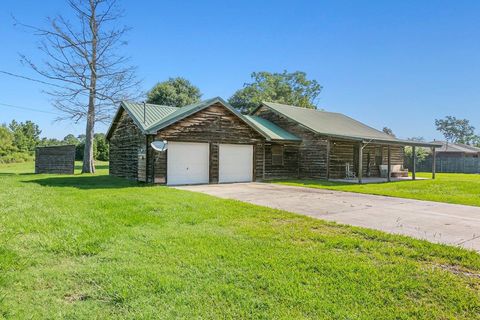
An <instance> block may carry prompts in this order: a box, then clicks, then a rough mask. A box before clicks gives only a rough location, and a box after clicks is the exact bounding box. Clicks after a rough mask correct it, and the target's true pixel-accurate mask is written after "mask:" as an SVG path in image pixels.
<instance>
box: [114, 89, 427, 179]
mask: <svg viewBox="0 0 480 320" xmlns="http://www.w3.org/2000/svg"><path fill="white" fill-rule="evenodd" d="M107 139H108V140H109V143H110V144H109V145H110V174H111V175H113V176H119V177H125V178H129V179H134V180H139V181H145V182H149V183H160V184H168V185H178V184H200V183H227V182H246V181H261V180H266V179H277V178H316V179H343V178H346V177H347V176H349V177H351V178H352V177H354V178H356V179H358V180H359V182H362V178H363V177H366V176H371V177H376V176H379V175H380V172H379V166H380V165H382V164H384V165H385V164H390V166H387V167H388V169H389V171H391V168H393V167H394V165H397V167H398V166H401V165H402V164H403V147H404V146H405V145H412V146H414V147H415V146H422V147H435V146H437V145H436V144H429V143H420V142H413V141H403V140H399V139H396V138H395V137H392V136H390V135H388V134H386V133H383V132H381V131H378V130H376V129H373V128H371V127H369V126H367V125H365V124H363V123H360V122H358V121H356V120H354V119H352V118H349V117H347V116H345V115H342V114H339V113H332V112H325V111H319V110H313V109H304V108H299V107H295V106H288V105H282V104H278V103H270V102H265V103H263V104H262V105H261V106H260V107H259V108H257V109H256V110H254V111H253V112H252V113H251V114H249V115H242V114H240V113H239V112H238V111H237V110H235V109H234V108H233V107H231V106H230V105H229V104H228V103H227V102H225V101H224V100H223V99H221V98H218V97H217V98H213V99H209V100H205V101H202V102H200V103H196V104H193V105H189V106H185V107H182V108H175V107H170V106H160V105H152V104H144V103H133V102H126V101H125V102H122V103H121V104H120V106H119V108H118V111H117V113H116V115H115V117H114V119H113V122H112V124H111V126H110V128H109V130H108V132H107ZM158 145H160V146H161V147H160V148H159V147H156V146H158ZM360 159H361V161H360ZM388 177H390V174H389V175H388Z"/></svg>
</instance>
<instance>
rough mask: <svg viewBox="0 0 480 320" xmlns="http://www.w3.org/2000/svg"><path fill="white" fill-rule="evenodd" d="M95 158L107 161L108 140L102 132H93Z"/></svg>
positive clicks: (108, 152) (108, 151)
mask: <svg viewBox="0 0 480 320" xmlns="http://www.w3.org/2000/svg"><path fill="white" fill-rule="evenodd" d="M95 147H96V148H95V149H96V152H95V159H96V160H100V161H108V159H109V154H110V150H109V148H108V142H107V139H106V138H105V134H104V133H96V134H95Z"/></svg>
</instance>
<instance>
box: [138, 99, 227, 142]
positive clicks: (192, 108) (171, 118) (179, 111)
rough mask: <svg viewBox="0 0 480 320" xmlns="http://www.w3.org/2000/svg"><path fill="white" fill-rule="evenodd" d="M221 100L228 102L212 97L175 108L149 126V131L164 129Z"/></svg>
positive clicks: (221, 101) (154, 131)
mask: <svg viewBox="0 0 480 320" xmlns="http://www.w3.org/2000/svg"><path fill="white" fill-rule="evenodd" d="M216 102H220V103H222V104H224V105H225V104H226V102H225V101H223V100H222V99H221V98H218V97H216V98H212V99H208V100H204V101H201V102H198V103H194V104H190V105H188V106H185V107H181V108H174V109H175V111H174V112H172V113H170V114H168V115H167V116H165V117H164V118H162V119H159V120H158V121H157V122H156V123H154V124H152V125H151V126H150V127H148V128H147V132H148V133H156V132H157V131H158V130H160V129H163V128H165V127H167V126H169V125H171V124H172V123H175V122H177V121H179V120H181V119H183V118H186V117H188V116H189V115H191V114H194V113H195V112H198V111H200V110H202V109H204V108H206V107H208V106H211V105H212V104H214V103H216Z"/></svg>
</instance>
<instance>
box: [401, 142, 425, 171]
mask: <svg viewBox="0 0 480 320" xmlns="http://www.w3.org/2000/svg"><path fill="white" fill-rule="evenodd" d="M408 140H410V141H417V142H424V141H425V139H424V138H423V137H413V138H409V139H408ZM404 151H405V153H404V159H405V164H406V167H407V168H412V167H413V148H412V147H411V146H406V147H405V148H404ZM415 155H416V157H417V162H416V163H418V164H420V163H422V162H423V161H425V160H426V159H427V158H428V157H429V156H430V149H428V148H422V147H415Z"/></svg>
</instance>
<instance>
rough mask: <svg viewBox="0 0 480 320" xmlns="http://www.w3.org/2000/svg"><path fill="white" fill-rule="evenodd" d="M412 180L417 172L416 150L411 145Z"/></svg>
mask: <svg viewBox="0 0 480 320" xmlns="http://www.w3.org/2000/svg"><path fill="white" fill-rule="evenodd" d="M412 160H413V163H412V180H415V179H416V178H417V177H416V173H417V150H416V147H415V146H412Z"/></svg>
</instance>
